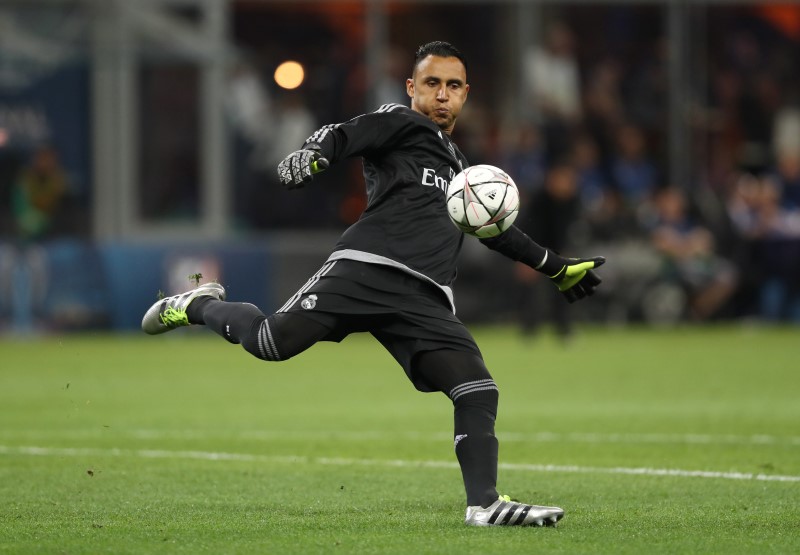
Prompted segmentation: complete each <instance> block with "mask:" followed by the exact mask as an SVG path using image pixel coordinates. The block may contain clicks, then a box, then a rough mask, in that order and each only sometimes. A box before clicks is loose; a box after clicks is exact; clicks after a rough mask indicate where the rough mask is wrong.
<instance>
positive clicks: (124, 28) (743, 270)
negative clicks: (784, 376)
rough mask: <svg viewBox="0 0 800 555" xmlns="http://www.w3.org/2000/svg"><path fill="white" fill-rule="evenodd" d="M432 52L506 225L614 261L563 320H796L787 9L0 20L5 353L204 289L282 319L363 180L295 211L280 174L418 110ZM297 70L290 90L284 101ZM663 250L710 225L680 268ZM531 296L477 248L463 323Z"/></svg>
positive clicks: (407, 9)
mask: <svg viewBox="0 0 800 555" xmlns="http://www.w3.org/2000/svg"><path fill="white" fill-rule="evenodd" d="M432 39H443V40H448V41H451V42H453V43H454V44H455V45H457V46H458V47H460V48H461V49H462V50H463V51H464V53H465V54H466V56H467V58H468V59H469V62H470V68H469V81H470V83H471V85H472V90H471V93H470V99H469V102H468V103H467V107H466V109H465V112H464V113H463V115H462V118H461V119H460V120H459V123H458V125H457V127H456V132H455V139H456V141H457V142H458V144H459V145H460V146H461V148H462V150H464V152H465V153H466V154H467V156H468V158H469V159H470V160H471V161H472V162H473V163H492V164H496V165H499V166H501V167H503V168H505V169H506V170H507V171H508V172H509V173H511V174H512V176H513V177H514V178H515V179H516V180H517V183H518V185H519V186H520V188H521V190H522V194H523V200H524V201H525V202H526V203H527V204H526V205H525V206H524V207H523V212H522V215H521V216H520V225H522V226H524V227H525V228H526V229H529V230H531V232H532V234H533V235H534V236H535V237H538V238H540V239H541V238H542V237H543V236H546V237H547V238H548V239H547V240H545V239H542V242H545V243H548V244H551V246H556V245H552V242H558V243H560V245H557V246H558V248H560V249H561V250H562V251H563V252H564V253H565V254H571V253H573V252H574V253H581V254H591V255H594V254H603V255H606V256H607V257H608V259H609V263H608V264H607V265H606V266H605V267H604V268H603V270H602V274H603V276H604V279H605V280H606V283H605V285H604V286H603V288H602V291H601V292H600V293H599V294H598V295H597V297H596V298H595V299H593V300H592V301H590V302H588V303H585V304H584V305H583V306H581V307H580V308H579V309H578V310H576V311H575V312H574V313H572V314H569V315H567V318H571V319H573V320H591V321H593V322H600V323H612V324H615V325H617V324H619V325H624V324H629V323H634V324H637V323H640V322H644V323H647V324H651V325H664V324H675V323H679V322H684V321H702V322H706V321H721V320H725V321H729V320H733V321H747V322H751V321H756V322H765V323H774V322H782V323H784V322H785V323H793V324H797V323H800V291H798V283H800V246H799V245H800V111H798V110H799V109H800V87H798V85H800V83H798V79H800V77H799V76H798V72H797V71H796V68H797V67H800V6H796V5H793V4H770V3H764V2H745V1H735V2H722V1H713V2H680V1H674V2H667V1H660V2H659V1H647V0H640V1H635V2H634V1H631V2H595V1H585V2H575V3H570V4H562V3H560V2H555V1H524V0H519V1H516V2H513V1H509V2H488V1H487V2H479V1H468V2H456V1H438V2H437V1H425V2H411V1H391V2H390V1H386V2H384V1H379V0H374V1H364V2H338V1H311V0H308V1H294V2H272V1H267V0H261V1H259V0H250V1H233V0H231V1H223V0H219V1H216V0H147V1H143V0H142V1H136V2H131V1H123V0H114V1H112V0H102V1H101V0H96V1H92V0H83V1H78V0H24V1H22V0H19V1H15V0H3V1H2V2H0V332H8V333H11V334H28V333H32V332H48V331H66V330H83V329H115V330H126V329H135V328H136V327H137V326H138V324H139V320H140V318H141V314H142V312H143V310H144V309H145V308H146V307H147V306H149V304H150V303H151V302H152V300H153V299H154V298H155V296H156V294H157V292H158V291H159V290H163V291H165V292H166V293H174V292H176V291H179V290H182V289H184V288H186V287H187V286H188V283H189V282H188V279H187V276H189V275H190V274H194V273H196V272H200V273H202V274H203V275H204V276H205V277H206V278H208V279H219V280H220V281H221V282H223V283H225V284H226V286H228V289H229V293H230V295H231V298H232V299H235V300H249V301H253V302H255V303H256V304H259V305H260V306H261V307H262V308H263V309H265V310H267V311H268V310H273V309H275V308H277V307H278V306H280V304H282V302H283V300H284V299H285V298H287V297H288V296H289V295H290V294H291V293H292V292H293V291H294V290H295V289H296V288H297V287H298V286H299V285H300V284H301V283H302V282H303V281H304V280H305V277H307V276H308V275H309V273H310V272H312V271H313V270H315V269H316V268H317V266H318V265H319V264H320V262H321V261H322V260H323V259H324V257H325V256H326V254H327V252H328V251H329V249H330V248H331V246H332V245H333V243H334V241H335V239H336V237H337V236H338V234H339V233H340V232H341V231H342V230H343V229H344V227H345V226H346V225H347V224H348V223H349V222H351V221H353V219H354V218H355V217H356V216H357V214H358V213H359V211H360V209H361V207H362V206H363V202H364V198H363V190H362V186H361V181H360V177H359V174H360V168H359V163H358V161H352V162H350V163H345V164H341V165H340V166H338V167H336V168H334V169H332V170H330V171H329V172H328V174H326V175H325V176H324V178H322V179H319V180H317V181H316V182H315V183H314V184H313V185H312V186H310V187H307V188H306V189H304V190H302V191H299V192H298V191H292V192H285V191H282V190H281V189H280V187H279V185H278V183H277V179H276V176H275V172H274V167H275V165H276V163H277V161H278V160H280V159H281V158H282V157H283V156H284V155H285V154H286V153H287V152H289V151H291V150H292V149H294V148H296V147H297V146H298V145H299V144H301V142H302V140H303V139H304V138H305V137H306V136H307V135H308V134H309V133H310V132H311V131H313V130H314V129H316V128H317V127H319V126H321V125H322V124H325V123H331V122H338V121H344V120H346V119H349V118H350V117H352V116H354V115H357V114H359V113H363V112H365V111H369V110H372V109H374V108H376V107H377V106H379V105H380V104H382V103H385V102H393V101H399V102H404V103H405V102H407V100H406V99H405V97H404V90H403V82H404V79H405V77H406V76H407V73H408V71H409V67H410V65H411V62H412V55H413V51H414V50H415V49H416V47H417V46H418V45H419V44H421V43H423V42H426V41H428V40H432ZM287 60H296V61H298V62H300V63H301V64H302V66H303V68H304V70H305V78H304V80H303V82H302V84H301V85H300V86H299V87H298V88H296V89H285V88H282V87H280V86H279V85H278V84H277V82H276V79H275V78H274V72H275V70H276V68H277V67H278V66H279V64H281V63H282V62H284V61H287ZM548 184H552V185H553V188H554V190H557V191H560V193H559V192H556V193H552V191H551V190H550V187H549V185H548ZM559 184H560V186H559ZM559 187H561V188H559ZM32 191H36V192H37V193H36V194H35V195H34V194H32ZM665 191H666V192H667V193H665ZM676 199H677V200H676ZM681 199H684V200H685V205H683V204H682V201H681ZM548 203H550V204H548ZM548 207H550V209H548ZM554 207H555V208H554ZM676 207H677V208H676ZM670 210H672V211H673V213H674V211H676V210H677V212H678V217H677V218H675V217H673V218H672V219H670V218H669V217H668V216H669V214H668V212H669V211H670ZM536 214H545V215H550V216H552V215H553V214H558V215H559V216H561V217H560V218H558V219H557V220H558V221H557V224H558V225H557V226H556V227H557V228H558V229H557V230H554V229H553V228H552V226H551V227H547V228H543V225H544V223H545V222H547V221H549V220H548V219H547V218H545V217H542V218H534V217H533V216H534V215H536ZM665 230H671V231H672V232H675V233H676V234H679V235H680V234H685V235H688V234H689V231H690V230H695V231H698V230H699V231H698V236H699V237H701V239H700V245H699V246H698V245H696V244H693V246H691V247H689V246H686V247H684V248H683V251H684V252H687V251H692V252H693V253H695V254H693V256H692V257H691V258H689V259H678V258H676V257H675V255H674V254H671V253H670V251H669V250H668V249H667V248H665V247H664V246H663V245H662V244H661V243H660V242H659V240H658V239H657V238H658V237H659V236H661V235H660V234H661V233H662V232H664V231H665ZM709 237H711V238H713V241H709V240H708V238H709ZM695 250H696V252H695ZM498 268H499V269H500V270H502V271H498ZM537 286H538V284H536V283H532V282H531V277H530V276H529V275H527V274H525V273H524V272H522V271H520V270H519V269H518V268H514V266H513V265H512V264H511V263H507V262H506V261H504V260H501V259H499V257H497V256H496V255H494V254H491V253H489V252H488V251H486V250H485V249H483V248H482V247H480V245H478V244H477V242H475V241H468V242H467V248H466V249H465V252H464V256H463V262H462V265H461V274H460V277H459V280H458V282H457V286H456V294H457V299H458V304H459V309H460V314H461V315H462V317H463V318H464V319H465V320H466V321H468V322H505V323H508V322H517V321H520V322H521V324H522V325H526V326H533V325H534V323H531V322H524V321H521V320H520V318H521V316H520V314H519V310H518V307H520V306H531V303H527V302H521V301H520V299H522V298H525V297H526V296H530V295H531V293H530V291H531V290H533V289H535V288H536V287H537ZM555 296H556V293H555V292H553V291H549V290H548V291H547V292H541V293H540V292H538V290H537V291H536V293H535V294H534V299H535V301H534V302H533V303H532V304H533V306H535V307H537V310H539V309H542V307H546V306H549V299H550V298H551V297H552V298H555ZM559 313H560V312H559V310H555V313H554V314H553V315H552V316H553V317H554V318H557V317H558V314H559ZM562 317H563V314H562Z"/></svg>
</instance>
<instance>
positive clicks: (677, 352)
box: [0, 327, 800, 554]
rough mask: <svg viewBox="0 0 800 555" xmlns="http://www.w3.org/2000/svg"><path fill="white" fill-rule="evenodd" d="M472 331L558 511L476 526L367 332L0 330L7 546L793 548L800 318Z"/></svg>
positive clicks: (431, 435) (444, 439)
mask: <svg viewBox="0 0 800 555" xmlns="http://www.w3.org/2000/svg"><path fill="white" fill-rule="evenodd" d="M473 331H474V332H475V335H476V338H477V339H478V342H479V344H480V345H481V347H482V349H483V351H484V356H485V358H486V360H487V364H488V366H489V368H490V369H491V370H492V372H493V375H494V377H495V380H496V381H497V383H498V385H499V387H500V414H499V417H498V423H497V431H498V437H499V439H500V458H501V468H500V479H499V484H498V485H499V489H500V491H501V492H503V493H508V494H510V495H511V496H512V497H514V498H517V499H519V500H522V501H528V502H534V503H540V504H554V505H559V506H562V507H564V508H565V510H566V517H565V518H564V520H562V521H561V523H560V524H559V526H558V527H557V528H555V529H552V528H550V529H531V528H523V529H520V528H508V529H502V528H498V529H473V528H467V527H465V526H464V525H463V523H462V521H463V511H464V494H463V488H462V484H461V478H460V474H459V471H458V467H457V465H456V463H455V457H454V455H453V448H452V437H451V423H452V410H451V405H450V402H449V400H448V399H447V398H445V397H444V396H443V395H441V394H422V393H418V392H416V391H415V390H414V389H413V387H412V386H411V385H410V384H409V383H408V382H407V380H406V378H405V376H404V374H403V372H402V370H401V369H400V368H399V367H398V366H397V365H396V364H395V363H394V361H393V360H391V358H390V357H389V355H388V354H386V353H385V352H384V351H383V350H382V349H381V347H380V346H379V345H378V344H377V342H375V341H373V340H372V339H371V338H370V337H369V336H353V337H350V338H348V339H347V340H345V341H344V343H343V344H342V345H333V344H320V345H317V346H315V347H314V348H313V349H311V350H310V351H308V352H306V353H304V354H302V355H300V356H299V357H297V358H295V359H293V360H291V361H288V362H284V363H279V364H275V363H272V364H270V363H264V362H260V361H258V360H256V359H254V358H252V357H250V356H249V355H247V354H246V353H245V352H244V351H242V350H241V348H240V347H236V346H232V345H229V344H227V343H225V342H224V341H222V340H221V339H219V338H218V337H216V336H214V335H213V334H211V333H210V332H208V331H207V330H197V331H195V330H180V331H178V332H175V333H171V334H168V335H167V336H160V337H146V336H139V335H135V336H114V335H106V336H81V335H75V336H64V337H48V338H42V339H33V340H25V341H12V340H9V339H5V340H0V406H1V407H2V409H0V552H2V553H20V554H35V553H68V554H77V553H92V554H95V553H114V554H123V553H131V554H134V553H135V554H141V553H192V554H196V553H243V554H244V553H304V554H305V553H359V554H361V553H403V554H406V553H458V554H462V553H531V552H537V553H569V554H575V553H614V554H619V553H623V554H625V553H630V554H640V553H670V554H672V553H692V554H695V553H720V554H721V553H725V554H728V553H798V552H800V508H798V505H799V503H798V501H800V366H799V365H798V360H800V330H797V329H790V328H787V329H767V328H735V327H731V328H685V329H676V330H643V329H642V330H637V329H633V330H602V329H597V328H587V329H583V330H581V333H580V334H579V336H578V337H577V338H576V340H575V341H574V342H573V343H571V344H570V345H567V346H564V345H561V344H560V343H558V342H557V341H556V340H555V339H553V338H552V337H550V336H547V335H544V336H540V337H536V338H533V339H530V340H523V339H522V338H521V337H520V336H519V335H518V334H517V332H516V331H515V330H513V329H510V328H477V329H475V330H473Z"/></svg>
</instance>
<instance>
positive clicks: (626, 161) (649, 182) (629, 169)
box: [611, 124, 658, 210]
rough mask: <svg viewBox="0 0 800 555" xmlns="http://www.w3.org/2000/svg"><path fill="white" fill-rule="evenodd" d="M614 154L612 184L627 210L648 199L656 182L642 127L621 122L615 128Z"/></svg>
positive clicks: (633, 208)
mask: <svg viewBox="0 0 800 555" xmlns="http://www.w3.org/2000/svg"><path fill="white" fill-rule="evenodd" d="M616 138H617V149H618V150H617V153H616V155H615V157H614V160H613V162H612V165H611V172H612V178H613V180H614V185H615V187H616V188H617V190H618V191H619V193H620V194H621V195H622V198H623V200H624V202H625V204H626V205H627V207H628V208H629V209H630V210H635V209H636V208H637V207H638V206H639V205H640V204H641V203H642V202H643V201H645V200H647V199H648V198H649V197H650V195H651V194H652V193H653V191H654V190H655V188H656V185H657V179H658V175H657V171H656V166H655V164H653V162H652V161H651V160H650V158H649V156H648V151H647V144H646V139H645V136H644V133H643V132H642V130H641V129H640V128H639V127H637V126H635V125H632V124H624V125H622V126H621V127H620V128H619V129H618V130H617V136H616Z"/></svg>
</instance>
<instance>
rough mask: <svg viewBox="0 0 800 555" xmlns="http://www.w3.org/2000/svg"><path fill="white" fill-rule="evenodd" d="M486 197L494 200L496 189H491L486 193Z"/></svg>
mask: <svg viewBox="0 0 800 555" xmlns="http://www.w3.org/2000/svg"><path fill="white" fill-rule="evenodd" d="M486 196H487V197H489V198H490V199H492V200H494V197H496V196H497V189H492V190H491V191H489V192H488V193H486Z"/></svg>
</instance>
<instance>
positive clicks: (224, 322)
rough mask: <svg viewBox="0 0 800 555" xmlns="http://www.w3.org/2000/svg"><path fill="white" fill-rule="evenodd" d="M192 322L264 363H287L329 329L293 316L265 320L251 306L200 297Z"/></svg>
mask: <svg viewBox="0 0 800 555" xmlns="http://www.w3.org/2000/svg"><path fill="white" fill-rule="evenodd" d="M186 313H187V316H188V317H189V322H190V323H193V324H205V325H206V326H208V327H209V329H211V330H212V331H214V332H215V333H217V334H219V335H221V336H222V337H224V338H225V339H227V340H228V341H230V342H231V343H241V345H242V347H244V349H245V350H246V351H247V352H248V353H250V354H251V355H253V356H255V357H257V358H260V359H262V360H271V361H278V360H287V359H289V358H292V357H293V356H295V355H296V354H299V353H301V352H303V351H305V350H306V349H308V348H309V347H311V346H312V345H313V344H315V343H316V342H317V341H320V340H321V339H322V338H323V337H325V336H326V335H328V332H329V331H330V329H329V328H328V327H326V326H324V325H322V324H321V323H319V322H317V321H315V320H312V319H310V318H305V317H303V316H300V315H297V314H294V313H290V312H278V313H275V314H272V315H271V316H265V315H264V313H263V312H261V310H259V309H258V307H256V306H255V305H252V304H250V303H229V302H225V301H220V300H217V299H214V298H212V297H201V298H198V299H197V300H195V301H194V302H192V303H191V304H190V305H189V307H188V308H187V310H186Z"/></svg>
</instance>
